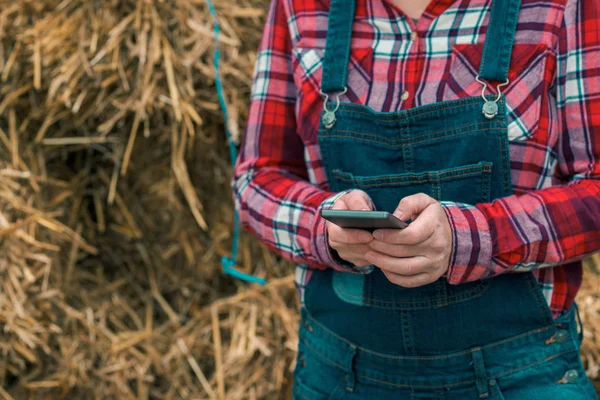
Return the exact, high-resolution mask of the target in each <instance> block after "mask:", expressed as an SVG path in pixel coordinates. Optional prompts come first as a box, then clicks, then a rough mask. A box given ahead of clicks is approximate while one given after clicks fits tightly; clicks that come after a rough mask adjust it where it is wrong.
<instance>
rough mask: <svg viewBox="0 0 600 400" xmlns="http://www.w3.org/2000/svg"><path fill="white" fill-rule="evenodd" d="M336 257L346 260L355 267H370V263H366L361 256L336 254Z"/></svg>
mask: <svg viewBox="0 0 600 400" xmlns="http://www.w3.org/2000/svg"><path fill="white" fill-rule="evenodd" d="M338 255H339V256H340V258H342V259H343V260H346V261H348V262H349V263H351V264H354V265H355V266H357V267H368V266H369V265H371V263H370V262H368V261H367V260H365V258H364V257H361V256H357V255H354V254H340V253H338Z"/></svg>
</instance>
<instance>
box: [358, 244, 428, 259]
mask: <svg viewBox="0 0 600 400" xmlns="http://www.w3.org/2000/svg"><path fill="white" fill-rule="evenodd" d="M424 243H427V241H425V242H423V243H419V244H417V245H404V244H390V243H386V242H382V241H379V240H373V241H371V242H370V243H369V244H368V245H365V246H367V247H369V248H370V249H372V250H375V251H376V252H379V253H383V254H387V255H388V256H392V257H396V258H400V257H415V256H425V255H426V254H427V250H428V249H427V246H424V245H423V244H424Z"/></svg>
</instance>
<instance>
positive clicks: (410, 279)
mask: <svg viewBox="0 0 600 400" xmlns="http://www.w3.org/2000/svg"><path fill="white" fill-rule="evenodd" d="M383 273H384V274H385V276H386V278H387V279H388V280H389V281H390V282H391V283H393V284H395V285H398V286H402V287H405V288H416V287H419V286H423V285H427V284H429V283H431V282H433V279H432V277H431V275H429V274H427V273H422V274H418V275H412V276H403V275H397V274H392V273H390V272H386V271H384V272H383Z"/></svg>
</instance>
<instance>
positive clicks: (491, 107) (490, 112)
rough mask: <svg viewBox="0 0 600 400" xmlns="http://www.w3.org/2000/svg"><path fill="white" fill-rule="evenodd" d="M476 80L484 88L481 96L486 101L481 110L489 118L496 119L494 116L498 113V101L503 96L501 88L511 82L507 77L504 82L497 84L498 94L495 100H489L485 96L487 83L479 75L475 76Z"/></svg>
mask: <svg viewBox="0 0 600 400" xmlns="http://www.w3.org/2000/svg"><path fill="white" fill-rule="evenodd" d="M475 80H476V81H477V82H479V83H481V84H482V85H483V88H482V89H481V98H483V101H484V103H483V108H482V109H481V112H482V114H483V115H484V116H485V117H486V118H487V119H494V117H495V116H496V115H498V102H499V101H500V99H501V98H502V91H501V90H500V89H502V88H503V87H505V86H507V85H508V84H509V80H508V79H507V80H506V81H505V82H504V83H501V84H499V85H498V86H496V92H497V94H496V98H495V99H494V100H488V99H487V98H486V97H485V91H486V89H487V87H488V85H487V83H485V82H484V81H482V80H481V79H480V78H479V75H477V76H476V77H475Z"/></svg>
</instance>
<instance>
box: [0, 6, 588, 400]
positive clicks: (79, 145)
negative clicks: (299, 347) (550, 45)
mask: <svg viewBox="0 0 600 400" xmlns="http://www.w3.org/2000/svg"><path fill="white" fill-rule="evenodd" d="M267 3H268V1H267V0H218V1H215V5H216V6H217V12H218V13H219V15H220V22H221V25H222V36H221V47H222V50H223V72H224V80H225V88H226V98H227V101H228V103H229V106H230V116H231V121H230V129H231V131H232V132H233V133H234V135H235V138H234V140H236V141H237V140H239V135H240V132H241V127H242V126H243V124H244V120H245V118H246V112H247V108H246V104H247V101H248V98H249V91H250V83H251V77H252V70H253V66H254V60H255V58H256V54H255V51H256V48H257V46H258V40H259V38H260V34H261V31H262V25H263V23H264V17H265V10H266V7H267V5H268V4H267ZM213 51H214V47H213V44H212V19H211V17H210V15H209V13H208V10H207V8H206V4H205V2H204V0H178V1H142V0H125V1H116V0H108V1H98V0H36V1H28V0H0V249H1V250H2V251H0V360H2V362H0V388H2V389H0V398H7V399H10V398H14V399H27V398H35V399H56V398H68V399H80V398H91V399H113V398H114V399H180V398H185V399H220V398H226V399H258V398H268V399H272V398H274V399H276V398H289V390H290V378H291V371H292V369H293V367H294V357H295V348H296V344H297V340H298V339H297V333H296V329H297V325H298V320H299V316H298V312H297V299H296V297H295V291H294V288H293V277H292V276H291V275H289V274H290V273H291V272H292V266H291V265H290V264H289V263H287V262H285V261H282V260H280V259H279V258H278V257H276V256H274V255H273V254H272V253H270V252H269V251H268V250H267V249H266V248H265V247H263V246H261V245H259V244H258V243H256V241H255V240H253V239H252V238H250V237H249V236H247V235H243V236H242V242H241V246H240V257H239V259H238V267H239V268H240V269H242V270H244V271H246V272H254V273H256V274H258V275H261V276H268V277H269V278H270V281H269V283H268V285H267V286H265V287H256V286H248V285H245V284H243V283H240V282H238V281H234V280H232V279H230V278H228V277H225V276H223V275H222V274H221V273H220V265H219V260H220V257H221V256H223V255H227V254H228V252H229V246H230V243H231V224H232V219H233V214H232V204H231V199H230V194H229V190H230V189H229V179H230V174H231V168H230V166H229V160H228V151H227V148H226V145H227V143H226V138H225V136H224V133H223V121H222V117H221V116H220V112H219V107H218V103H217V97H216V93H215V90H214V71H213V66H212V61H213V59H212V57H213ZM599 261H600V260H597V265H600V262H599ZM592 269H593V267H592V266H591V263H590V266H589V267H588V271H592ZM588 278H589V279H588V280H586V284H585V287H584V289H583V290H582V294H581V296H580V300H579V301H580V303H581V305H582V307H581V309H582V317H583V318H584V319H585V320H586V323H587V325H588V329H587V331H586V341H585V342H584V349H583V354H584V358H585V360H586V363H587V364H586V365H587V369H588V373H589V374H590V375H591V376H597V374H598V363H599V360H600V357H599V351H600V350H599V349H600V339H599V338H600V327H599V326H597V324H595V323H596V322H597V321H598V318H597V317H598V313H600V299H599V293H598V287H599V285H600V277H599V275H594V274H593V273H591V272H590V273H589V274H588Z"/></svg>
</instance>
